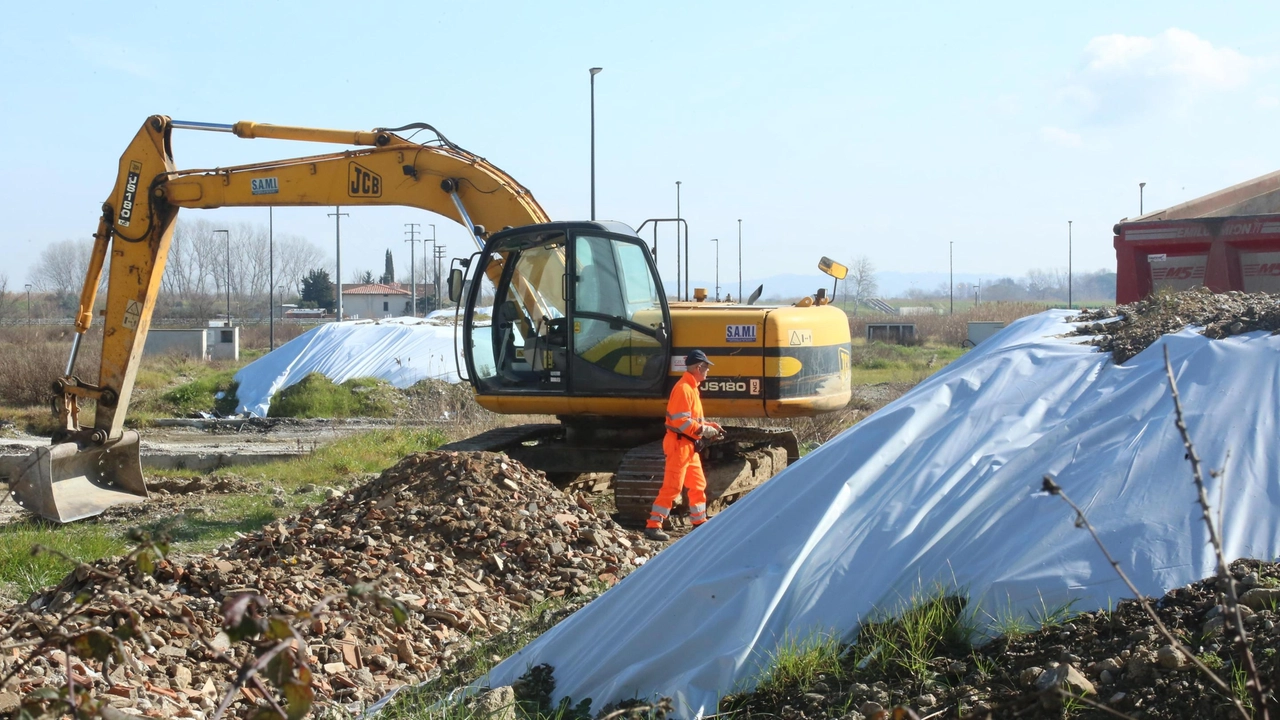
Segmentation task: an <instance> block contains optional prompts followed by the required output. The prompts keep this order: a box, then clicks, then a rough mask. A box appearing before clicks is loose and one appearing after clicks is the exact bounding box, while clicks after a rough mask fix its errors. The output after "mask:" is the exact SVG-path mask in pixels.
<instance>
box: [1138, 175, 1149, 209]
mask: <svg viewBox="0 0 1280 720" xmlns="http://www.w3.org/2000/svg"><path fill="white" fill-rule="evenodd" d="M1146 186H1147V184H1146V183H1144V182H1140V183H1138V217H1142V215H1143V213H1142V189H1143V188H1145V187H1146Z"/></svg>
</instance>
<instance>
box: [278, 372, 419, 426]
mask: <svg viewBox="0 0 1280 720" xmlns="http://www.w3.org/2000/svg"><path fill="white" fill-rule="evenodd" d="M395 395H396V392H395V389H394V388H392V387H391V385H389V384H388V383H386V382H385V381H382V380H377V379H375V378H352V379H350V380H348V381H346V382H344V383H342V384H341V385H339V384H336V383H334V382H333V381H332V380H330V379H329V378H327V377H325V376H324V375H321V374H320V373H316V372H313V373H310V374H308V375H307V376H306V377H304V378H302V380H300V381H299V382H297V383H295V384H293V385H290V386H289V387H287V388H285V389H283V390H281V391H280V392H278V393H276V394H275V396H273V397H272V398H271V409H270V411H269V412H268V415H270V416H271V417H297V418H316V417H326V418H341V417H390V416H391V415H393V414H394V413H395Z"/></svg>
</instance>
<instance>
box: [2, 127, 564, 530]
mask: <svg viewBox="0 0 1280 720" xmlns="http://www.w3.org/2000/svg"><path fill="white" fill-rule="evenodd" d="M175 129H189V130H206V131H218V132H228V133H233V134H235V135H236V136H238V137H241V138H246V139H252V138H274V139H281V140H296V141H304V142H322V143H335V144H343V145H355V146H359V147H358V149H352V150H345V151H342V152H337V153H332V154H327V155H316V156H310V157H300V158H292V159H287V160H279V161H273V162H264V163H256V164H251V165H240V166H233V167H225V168H215V169H209V170H181V171H179V170H177V169H176V166H175V164H174V161H173V151H172V142H171V139H172V133H173V130H175ZM407 129H413V130H428V131H432V132H435V131H434V129H433V128H431V127H430V126H427V125H413V126H406V127H405V128H397V129H394V130H388V129H380V130H373V131H346V130H327V129H318V128H302V127H290V126H281V125H267V124H261V123H253V122H238V123H235V124H234V125H215V124H210V123H186V122H175V121H173V120H170V119H169V118H168V117H165V116H161V115H154V116H152V117H150V118H148V119H147V120H146V122H145V123H143V126H142V128H141V129H140V130H139V131H138V134H137V135H136V136H135V137H134V139H133V141H132V142H131V143H130V144H129V146H128V148H127V149H126V150H125V152H124V154H123V155H122V156H121V158H120V164H119V169H118V173H117V178H116V184H115V188H114V189H113V190H112V192H111V195H110V196H109V197H108V198H107V201H106V202H105V203H104V204H103V206H102V216H101V219H100V220H99V222H98V230H97V232H96V233H94V247H93V255H92V257H91V260H90V266H89V271H88V273H87V275H86V277H85V284H84V288H83V290H82V292H81V295H80V305H79V310H78V311H77V313H76V333H77V334H76V337H75V339H74V341H73V345H72V350H71V357H70V358H69V360H68V362H67V368H66V372H65V373H64V376H63V377H61V378H59V379H58V380H57V381H56V382H55V383H54V396H55V397H54V404H55V407H56V408H57V411H58V413H59V416H60V418H61V429H60V431H59V432H58V433H57V434H56V435H55V437H54V438H53V443H54V444H53V445H52V446H51V447H50V448H41V449H40V450H38V451H37V452H36V453H34V454H33V455H32V456H31V457H30V458H29V460H28V462H27V463H26V465H25V467H24V469H23V471H22V472H20V474H19V475H18V476H17V478H16V480H12V481H11V483H10V488H11V491H12V493H13V495H14V498H15V499H16V500H17V501H18V502H19V503H20V504H21V505H23V506H24V507H26V508H28V509H30V510H32V511H34V512H37V513H39V514H41V515H44V516H45V517H48V518H50V519H53V520H57V521H60V522H69V521H71V520H76V519H79V518H83V517H88V516H90V515H96V514H98V513H100V512H102V511H103V510H104V509H106V508H107V507H110V506H112V505H116V504H120V503H123V502H136V501H139V500H141V499H144V498H145V497H146V486H145V483H144V482H143V479H142V471H141V462H140V458H139V454H138V436H137V433H134V432H127V431H125V429H124V419H125V413H126V411H127V410H128V407H129V402H130V399H131V397H132V393H133V385H134V379H135V377H136V375H137V371H138V366H139V361H140V359H141V356H142V349H143V345H144V343H145V340H146V336H147V331H148V329H149V327H150V325H151V315H152V311H153V310H154V309H155V303H156V298H157V296H158V294H159V290H160V279H161V276H162V275H163V273H164V266H165V260H166V258H167V256H168V252H169V245H170V241H171V239H172V237H173V230H174V226H175V222H176V220H177V215H178V210H179V209H181V208H218V207H266V206H313V205H314V206H325V205H360V206H370V205H403V206H409V207H417V208H422V209H424V210H429V211H431V212H434V213H437V214H439V215H443V216H444V217H447V218H450V219H452V220H454V221H456V222H459V223H461V224H462V225H463V226H464V227H466V228H468V230H470V231H471V232H472V233H473V234H474V235H475V237H476V240H477V244H482V241H483V238H484V237H485V236H486V235H487V234H488V231H487V230H486V229H485V228H492V229H501V228H503V227H508V226H512V227H514V226H521V225H528V224H532V223H540V222H547V221H548V220H549V218H548V217H547V215H546V213H545V212H544V211H543V210H542V208H541V207H540V206H539V205H538V203H537V201H536V200H534V198H533V196H532V194H530V193H529V191H528V190H526V189H525V188H524V187H523V186H521V185H520V184H519V183H518V182H516V181H515V180H514V179H513V178H512V177H511V176H509V175H507V174H506V173H505V172H503V171H502V170H500V169H499V168H497V167H496V166H494V165H493V164H491V163H489V162H487V161H486V160H485V159H484V158H481V157H479V156H476V155H474V154H472V153H469V152H467V151H466V150H463V149H462V148H460V147H458V146H457V145H454V144H453V143H451V142H449V141H448V140H447V139H446V138H444V136H443V135H441V134H440V133H438V132H436V133H435V135H436V138H437V141H436V143H434V144H430V145H426V144H420V143H415V142H412V141H411V140H408V139H405V138H403V137H401V136H399V135H397V134H396V132H398V131H401V130H407ZM108 257H109V258H110V263H109V264H108V263H107V262H106V260H107V258H108ZM104 267H106V268H107V269H108V273H109V276H108V281H107V302H106V311H105V313H104V315H103V341H102V362H101V370H100V372H99V377H98V381H97V383H96V384H91V383H88V382H85V381H82V380H81V379H79V378H78V377H76V375H75V374H74V371H75V361H76V355H77V352H78V350H79V347H80V338H81V337H82V336H83V334H84V333H85V332H86V331H88V329H89V327H90V324H91V322H92V317H93V307H94V303H95V301H96V295H97V289H98V287H99V284H100V280H101V275H102V272H103V268H104ZM499 271H500V268H499ZM339 280H340V279H339ZM88 400H92V401H96V403H97V412H96V414H95V416H94V423H93V426H92V427H88V428H85V427H81V425H80V421H79V409H80V405H81V403H83V402H85V401H88Z"/></svg>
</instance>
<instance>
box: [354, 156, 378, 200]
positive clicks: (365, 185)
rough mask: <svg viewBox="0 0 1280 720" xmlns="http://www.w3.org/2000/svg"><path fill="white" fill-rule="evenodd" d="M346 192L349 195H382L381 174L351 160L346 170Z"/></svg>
mask: <svg viewBox="0 0 1280 720" xmlns="http://www.w3.org/2000/svg"><path fill="white" fill-rule="evenodd" d="M347 194H348V195H350V196H351V197H382V176H381V175H379V174H378V173H376V172H374V171H372V170H370V169H369V168H367V167H364V166H363V165H361V164H359V163H357V162H352V163H351V165H350V166H349V169H348V170H347Z"/></svg>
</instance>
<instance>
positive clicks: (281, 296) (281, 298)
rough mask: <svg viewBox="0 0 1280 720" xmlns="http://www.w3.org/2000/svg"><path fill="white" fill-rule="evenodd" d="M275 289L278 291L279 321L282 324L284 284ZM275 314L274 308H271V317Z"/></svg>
mask: <svg viewBox="0 0 1280 720" xmlns="http://www.w3.org/2000/svg"><path fill="white" fill-rule="evenodd" d="M276 289H277V290H279V291H280V322H281V323H282V324H283V323H284V286H283V285H281V286H279V287H278V288H276ZM275 316H276V309H275V308H271V317H275Z"/></svg>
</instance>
